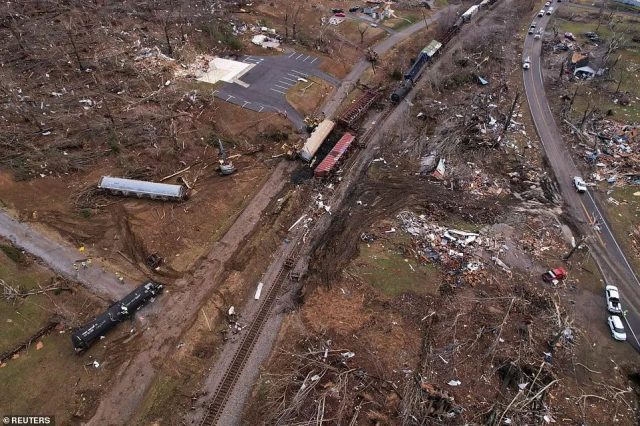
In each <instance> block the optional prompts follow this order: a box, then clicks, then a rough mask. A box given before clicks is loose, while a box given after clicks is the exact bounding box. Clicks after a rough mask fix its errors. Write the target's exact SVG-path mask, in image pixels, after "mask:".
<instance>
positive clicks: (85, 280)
mask: <svg viewBox="0 0 640 426" xmlns="http://www.w3.org/2000/svg"><path fill="white" fill-rule="evenodd" d="M0 235H2V236H3V237H4V238H6V239H8V240H9V241H11V242H12V243H13V244H14V245H15V246H16V247H18V248H20V249H22V250H24V251H25V252H27V253H30V254H32V255H33V256H35V257H37V258H38V259H40V260H42V262H44V263H45V264H46V265H47V266H48V267H49V268H51V269H52V270H54V271H55V272H57V273H58V274H60V275H62V276H64V277H65V278H68V279H70V280H71V281H77V282H79V283H81V284H82V285H84V286H85V287H86V288H87V289H88V290H89V291H91V292H92V293H94V294H96V295H98V296H99V297H102V298H104V299H106V300H108V301H115V300H118V299H121V298H122V297H124V296H126V295H127V294H128V293H129V292H130V291H131V290H133V288H134V287H135V285H134V283H127V282H120V281H119V280H118V277H116V275H115V274H114V273H113V272H111V271H107V270H106V269H105V268H104V266H103V265H102V263H101V262H100V261H99V260H96V259H92V261H91V264H90V265H89V266H88V267H87V268H84V267H83V266H82V263H81V262H82V260H83V259H86V257H87V256H86V254H83V253H81V252H80V251H78V249H77V248H75V247H73V246H71V245H69V244H66V243H63V242H60V241H56V240H54V239H52V238H49V237H48V236H47V235H45V234H44V233H43V232H41V231H40V230H37V229H34V228H33V227H32V226H31V225H29V224H28V223H22V222H18V221H17V220H15V219H14V218H12V217H11V216H10V215H9V214H8V213H7V212H5V211H0ZM74 264H75V265H76V267H74Z"/></svg>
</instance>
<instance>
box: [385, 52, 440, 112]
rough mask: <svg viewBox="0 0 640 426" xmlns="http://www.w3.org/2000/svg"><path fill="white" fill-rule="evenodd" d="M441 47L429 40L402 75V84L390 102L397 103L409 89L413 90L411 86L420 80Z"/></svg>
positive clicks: (392, 95)
mask: <svg viewBox="0 0 640 426" xmlns="http://www.w3.org/2000/svg"><path fill="white" fill-rule="evenodd" d="M441 47H442V43H440V42H439V41H438V40H431V42H430V43H429V44H428V45H427V46H426V47H425V48H424V49H422V50H421V51H420V53H419V54H418V57H417V58H416V60H415V61H414V62H413V65H411V68H409V70H408V71H407V72H406V73H405V74H404V80H403V82H402V84H401V85H400V86H399V87H398V88H397V89H396V90H394V92H393V93H392V94H391V101H393V102H395V103H398V102H400V100H401V99H402V98H404V97H405V96H406V95H407V93H409V91H411V88H413V85H414V84H415V83H416V81H417V80H418V78H420V75H421V74H422V72H423V71H424V68H425V66H426V65H427V63H428V62H429V61H430V60H431V58H433V57H434V56H436V55H437V54H438V53H439V51H440V48H441Z"/></svg>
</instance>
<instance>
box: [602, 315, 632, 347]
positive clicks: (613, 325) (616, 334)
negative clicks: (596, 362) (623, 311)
mask: <svg viewBox="0 0 640 426" xmlns="http://www.w3.org/2000/svg"><path fill="white" fill-rule="evenodd" d="M607 323H608V324H609V329H610V330H611V337H613V338H614V339H616V340H618V341H619V342H624V341H625V340H627V333H625V331H624V324H622V319H620V317H619V316H618V315H610V316H609V318H607Z"/></svg>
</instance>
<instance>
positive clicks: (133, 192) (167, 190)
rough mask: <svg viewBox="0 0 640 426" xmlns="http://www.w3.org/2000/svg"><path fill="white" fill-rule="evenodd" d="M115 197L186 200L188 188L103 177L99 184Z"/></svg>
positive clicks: (100, 187)
mask: <svg viewBox="0 0 640 426" xmlns="http://www.w3.org/2000/svg"><path fill="white" fill-rule="evenodd" d="M98 188H99V189H103V190H105V191H107V192H109V193H110V194H113V195H124V196H133V197H138V198H143V197H145V198H153V199H160V200H184V199H186V198H187V188H186V187H184V186H183V185H171V184H168V183H156V182H146V181H143V180H135V179H124V178H117V177H111V176H103V177H102V178H101V179H100V183H99V184H98Z"/></svg>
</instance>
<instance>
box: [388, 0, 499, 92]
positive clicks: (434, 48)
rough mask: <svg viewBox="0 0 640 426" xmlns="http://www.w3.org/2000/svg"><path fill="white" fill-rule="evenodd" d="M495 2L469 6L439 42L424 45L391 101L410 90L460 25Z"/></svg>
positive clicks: (490, 1)
mask: <svg viewBox="0 0 640 426" xmlns="http://www.w3.org/2000/svg"><path fill="white" fill-rule="evenodd" d="M495 2H496V0H482V1H481V2H480V3H478V4H477V5H473V6H471V7H470V8H469V9H467V10H466V11H465V12H464V13H463V14H462V15H460V17H459V18H458V20H457V21H456V22H455V23H454V24H453V26H452V27H451V28H450V29H449V30H448V31H447V33H446V34H444V35H443V36H442V38H441V42H439V41H437V40H433V41H432V42H431V43H430V44H429V45H428V46H427V47H425V48H424V49H423V50H422V51H421V52H420V54H418V57H417V58H416V60H415V61H414V62H413V64H412V65H411V68H409V70H408V71H407V72H406V73H405V74H404V79H403V81H402V83H400V85H399V86H398V87H397V88H396V90H394V91H393V93H392V94H391V101H392V102H393V103H398V102H400V101H401V100H402V99H403V98H404V97H405V96H406V95H407V94H408V93H409V92H410V91H411V89H412V88H413V86H414V85H415V83H416V81H417V80H418V78H420V75H421V74H422V71H423V70H424V67H425V66H426V65H427V64H428V63H429V62H430V61H431V58H433V57H434V56H436V55H438V54H440V53H442V47H443V46H445V45H446V44H447V43H448V42H449V40H451V38H452V37H453V36H454V35H455V34H456V33H458V31H460V27H462V26H463V25H464V24H466V23H467V22H469V21H471V19H472V18H473V17H474V16H475V15H476V14H477V13H478V11H479V10H480V9H482V8H485V7H489V6H490V5H492V4H493V3H495Z"/></svg>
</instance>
